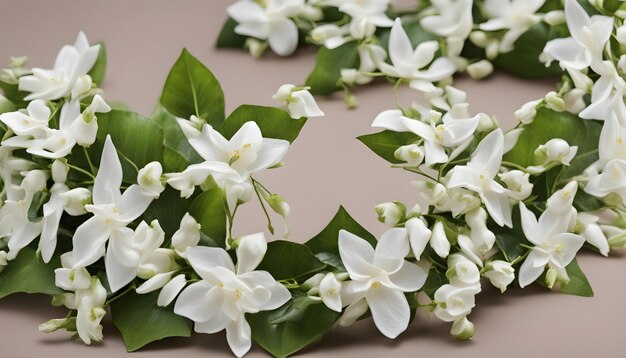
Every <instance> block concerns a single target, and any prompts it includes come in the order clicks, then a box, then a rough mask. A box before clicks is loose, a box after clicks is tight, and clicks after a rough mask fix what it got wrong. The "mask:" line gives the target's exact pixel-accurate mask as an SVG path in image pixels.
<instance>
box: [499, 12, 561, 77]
mask: <svg viewBox="0 0 626 358" xmlns="http://www.w3.org/2000/svg"><path fill="white" fill-rule="evenodd" d="M565 36H567V27H565V26H550V25H548V24H546V23H545V22H539V23H537V24H535V25H533V26H532V27H531V28H530V29H528V31H526V32H525V33H524V34H523V35H522V36H521V37H520V38H519V39H518V40H517V41H516V42H515V44H514V46H515V47H514V49H513V51H511V52H507V53H504V54H500V55H499V56H498V57H497V58H496V59H495V60H494V61H493V63H494V65H495V66H496V67H497V68H499V69H501V70H504V71H506V72H508V73H510V74H512V75H515V76H518V77H522V78H546V77H556V76H559V75H561V74H562V73H563V70H561V68H560V67H559V65H558V63H557V61H553V63H552V65H551V66H549V67H546V66H545V64H544V63H542V62H540V61H539V55H541V52H542V51H543V48H544V47H545V45H546V43H547V42H548V41H549V40H552V39H554V38H557V37H565Z"/></svg>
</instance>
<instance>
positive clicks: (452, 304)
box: [435, 284, 481, 322]
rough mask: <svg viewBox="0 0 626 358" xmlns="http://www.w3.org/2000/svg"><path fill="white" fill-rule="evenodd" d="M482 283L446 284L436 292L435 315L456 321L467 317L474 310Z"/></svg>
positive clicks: (441, 318)
mask: <svg viewBox="0 0 626 358" xmlns="http://www.w3.org/2000/svg"><path fill="white" fill-rule="evenodd" d="M480 290H481V289H480V285H479V284H478V285H473V286H467V287H456V286H454V285H451V284H445V285H443V286H441V287H439V289H438V290H437V291H436V292H435V302H436V303H437V308H436V309H435V316H437V318H439V319H440V320H442V321H445V322H454V321H456V320H458V319H459V318H462V317H465V316H467V315H468V314H470V312H471V311H472V308H474V305H475V302H476V297H475V296H476V294H478V293H479V292H480Z"/></svg>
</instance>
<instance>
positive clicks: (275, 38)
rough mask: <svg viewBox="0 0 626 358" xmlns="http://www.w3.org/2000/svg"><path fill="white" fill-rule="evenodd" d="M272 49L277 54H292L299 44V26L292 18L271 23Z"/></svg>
mask: <svg viewBox="0 0 626 358" xmlns="http://www.w3.org/2000/svg"><path fill="white" fill-rule="evenodd" d="M268 42H269V45H270V47H271V49H272V51H274V52H276V54H277V55H280V56H287V55H290V54H292V53H293V52H294V51H295V50H296V47H297V46H298V28H297V27H296V24H294V22H293V21H291V20H290V19H280V20H278V21H274V22H273V23H272V24H271V25H270V33H269V37H268Z"/></svg>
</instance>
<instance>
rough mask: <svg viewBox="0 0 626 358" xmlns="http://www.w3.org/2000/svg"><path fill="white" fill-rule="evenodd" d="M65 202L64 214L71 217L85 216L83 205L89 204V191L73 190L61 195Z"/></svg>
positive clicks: (82, 189)
mask: <svg viewBox="0 0 626 358" xmlns="http://www.w3.org/2000/svg"><path fill="white" fill-rule="evenodd" d="M61 196H62V197H63V198H64V199H65V200H66V203H65V207H64V209H65V212H67V213H68V214H70V215H72V216H80V215H84V214H87V210H85V205H87V204H89V203H91V191H89V189H87V188H75V189H72V190H70V191H68V192H65V193H63V194H61Z"/></svg>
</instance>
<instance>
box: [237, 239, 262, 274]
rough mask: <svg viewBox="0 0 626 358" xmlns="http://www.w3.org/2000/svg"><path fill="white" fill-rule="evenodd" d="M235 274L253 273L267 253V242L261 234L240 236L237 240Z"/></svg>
mask: <svg viewBox="0 0 626 358" xmlns="http://www.w3.org/2000/svg"><path fill="white" fill-rule="evenodd" d="M236 252H237V272H238V273H239V274H243V273H245V272H251V271H254V269H255V268H256V267H257V266H259V264H260V263H261V261H262V260H263V256H265V253H266V252H267V241H266V240H265V234H263V233H262V232H260V233H256V234H252V235H246V236H242V237H240V238H239V239H238V240H237V249H236Z"/></svg>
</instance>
